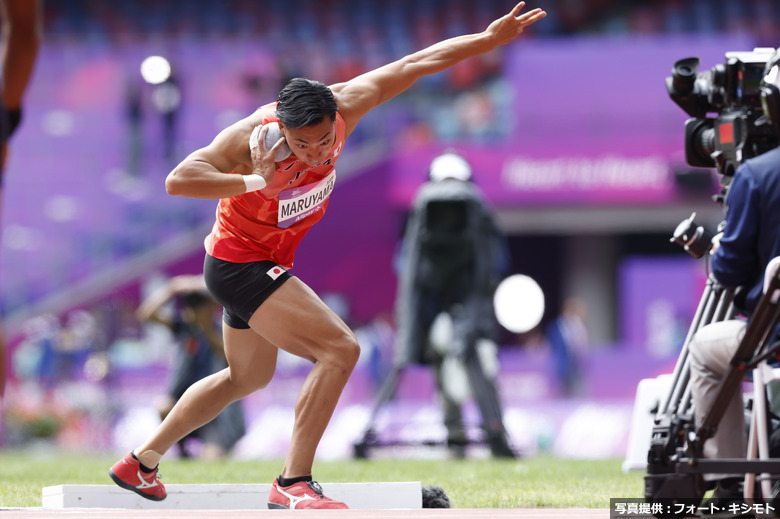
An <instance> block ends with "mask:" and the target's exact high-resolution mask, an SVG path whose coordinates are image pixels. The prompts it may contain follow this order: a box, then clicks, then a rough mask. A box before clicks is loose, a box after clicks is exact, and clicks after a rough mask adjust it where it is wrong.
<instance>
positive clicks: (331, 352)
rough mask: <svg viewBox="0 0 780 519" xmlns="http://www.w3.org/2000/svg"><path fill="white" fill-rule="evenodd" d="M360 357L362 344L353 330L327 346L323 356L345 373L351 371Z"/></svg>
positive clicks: (323, 360) (321, 359) (324, 360)
mask: <svg viewBox="0 0 780 519" xmlns="http://www.w3.org/2000/svg"><path fill="white" fill-rule="evenodd" d="M359 358H360V344H359V343H358V341H357V338H356V337H355V335H354V334H353V333H352V332H348V333H344V334H343V335H342V336H341V337H340V338H339V340H338V341H334V342H333V343H331V344H329V345H328V346H327V349H326V351H325V352H324V354H323V356H322V358H320V359H319V361H321V362H324V363H326V364H328V365H330V366H332V367H333V368H336V369H339V370H341V371H342V372H343V373H350V372H352V369H353V368H354V367H355V365H356V364H357V361H358V359H359Z"/></svg>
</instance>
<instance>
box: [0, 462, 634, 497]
mask: <svg viewBox="0 0 780 519" xmlns="http://www.w3.org/2000/svg"><path fill="white" fill-rule="evenodd" d="M114 461H115V459H114V458H113V457H111V456H106V455H90V454H85V455H75V454H59V453H53V452H46V451H44V452H35V451H25V452H16V451H5V452H3V451H0V481H2V484H0V507H12V508H15V507H35V506H41V489H42V488H43V487H46V486H53V485H63V484H92V485H94V484H112V483H111V480H110V479H109V477H108V468H109V467H110V466H111V464H112V463H113V462H114ZM620 464H621V460H597V461H585V460H564V459H557V458H552V457H545V456H541V457H536V458H529V459H523V460H518V461H513V460H493V459H486V460H431V459H425V460H421V459H373V460H355V461H339V462H318V463H316V464H315V467H314V472H315V476H316V478H317V479H318V480H319V481H321V482H324V483H327V482H353V481H420V482H422V484H423V485H438V486H440V487H442V488H443V489H444V490H445V491H446V492H447V495H448V496H449V497H450V501H451V502H452V506H453V507H454V508H536V507H555V508H568V507H585V508H607V507H609V499H610V498H617V497H635V498H638V497H642V493H643V477H644V473H642V472H631V473H629V474H624V473H623V472H622V471H621V469H620ZM281 466H282V462H281V461H268V460H259V461H255V460H253V461H233V460H230V461H217V462H206V461H192V460H164V461H163V464H162V465H161V469H160V472H161V474H162V475H163V481H164V482H168V483H180V484H183V483H270V482H271V481H272V480H273V478H274V477H276V476H277V475H278V474H279V470H280V469H281Z"/></svg>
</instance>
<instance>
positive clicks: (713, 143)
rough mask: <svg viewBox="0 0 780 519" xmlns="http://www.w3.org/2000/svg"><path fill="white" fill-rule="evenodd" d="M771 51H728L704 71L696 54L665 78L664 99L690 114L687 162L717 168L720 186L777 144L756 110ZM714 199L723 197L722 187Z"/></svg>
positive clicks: (773, 131) (678, 63)
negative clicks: (721, 60) (747, 163)
mask: <svg viewBox="0 0 780 519" xmlns="http://www.w3.org/2000/svg"><path fill="white" fill-rule="evenodd" d="M773 53H774V49H771V48H756V49H754V50H753V51H752V52H727V53H726V61H725V63H723V64H719V65H716V66H714V67H713V68H712V69H710V70H707V71H704V72H699V71H698V69H699V63H700V61H699V58H696V57H693V58H685V59H681V60H679V61H677V62H676V63H675V64H674V67H673V68H672V76H671V77H668V78H666V90H667V91H668V93H669V97H671V99H672V101H674V102H675V103H677V105H678V106H680V108H682V109H683V110H684V111H685V113H687V114H688V115H690V116H691V119H688V120H687V121H686V122H685V160H686V162H687V163H688V164H689V165H690V166H694V167H703V168H712V167H714V168H717V171H718V173H719V174H720V175H722V176H723V178H722V179H721V183H722V185H723V186H724V187H726V186H728V184H729V182H730V181H731V177H733V175H734V172H735V171H736V169H737V167H739V165H740V164H742V163H743V162H744V161H745V160H747V159H749V158H752V157H756V156H758V155H761V154H762V153H765V152H767V151H769V150H771V149H772V148H775V147H776V146H777V145H778V138H777V134H776V132H775V130H774V128H773V127H772V125H771V124H769V123H768V122H767V120H766V118H764V117H763V110H762V108H761V79H762V78H763V75H764V68H765V67H766V63H767V61H768V60H769V59H770V58H771V57H772V54H773ZM718 198H720V199H721V200H720V201H721V202H722V201H723V199H724V198H725V190H724V193H723V194H722V195H721V196H720V197H716V199H718Z"/></svg>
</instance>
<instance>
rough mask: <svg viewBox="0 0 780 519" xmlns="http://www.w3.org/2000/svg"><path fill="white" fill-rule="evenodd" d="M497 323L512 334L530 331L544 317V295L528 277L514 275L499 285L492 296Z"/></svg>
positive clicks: (537, 285)
mask: <svg viewBox="0 0 780 519" xmlns="http://www.w3.org/2000/svg"><path fill="white" fill-rule="evenodd" d="M493 308H494V309H495V312H496V319H498V322H499V323H500V324H501V326H503V327H504V328H506V329H507V330H509V331H510V332H514V333H525V332H528V331H531V330H532V329H533V328H534V327H535V326H536V325H538V324H539V323H540V322H541V320H542V316H543V315H544V293H543V292H542V289H541V287H539V284H538V283H537V282H536V281H534V280H533V279H532V278H530V277H528V276H524V275H521V274H515V275H512V276H509V277H508V278H506V279H504V280H503V281H502V282H501V283H499V285H498V288H497V289H496V293H495V295H494V296H493Z"/></svg>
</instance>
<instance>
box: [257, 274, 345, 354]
mask: <svg viewBox="0 0 780 519" xmlns="http://www.w3.org/2000/svg"><path fill="white" fill-rule="evenodd" d="M249 325H250V326H251V327H252V329H253V330H255V331H256V332H257V333H259V334H260V335H261V336H262V337H265V338H266V339H268V341H270V342H271V343H273V344H275V345H276V346H277V347H279V348H281V349H283V350H285V351H287V352H289V353H292V354H293V355H297V356H299V357H303V358H305V359H309V360H311V361H312V362H314V361H317V360H327V359H328V357H329V356H332V355H335V356H338V355H339V354H340V348H341V347H344V348H350V347H351V346H352V345H353V344H354V341H355V338H354V335H353V334H352V331H351V330H350V329H349V327H348V326H347V325H346V324H345V323H344V321H342V320H341V318H340V317H339V316H338V315H336V313H335V312H333V311H332V310H331V309H330V308H328V306H327V305H326V304H325V303H324V302H323V301H322V300H321V299H320V298H319V297H318V296H317V294H315V293H314V291H313V290H312V289H311V288H309V287H308V286H307V285H306V284H305V283H303V282H302V281H301V280H300V279H298V278H297V277H294V276H293V277H291V278H290V279H289V280H288V281H287V282H286V283H285V284H283V285H282V286H281V287H279V288H278V289H277V290H276V291H275V292H274V293H273V294H272V295H271V297H269V298H268V299H266V300H265V301H264V302H263V304H262V305H260V307H259V308H258V309H257V311H256V312H255V313H254V314H253V315H252V318H251V319H250V320H249Z"/></svg>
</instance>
